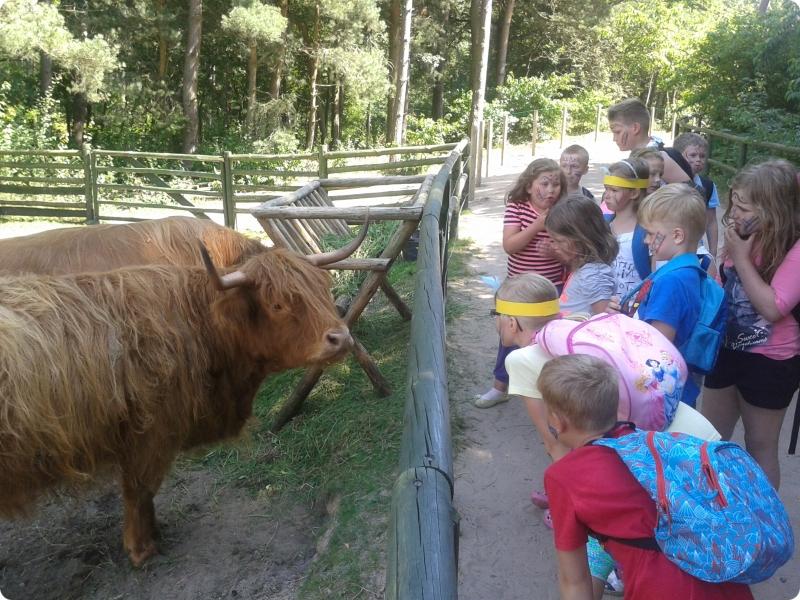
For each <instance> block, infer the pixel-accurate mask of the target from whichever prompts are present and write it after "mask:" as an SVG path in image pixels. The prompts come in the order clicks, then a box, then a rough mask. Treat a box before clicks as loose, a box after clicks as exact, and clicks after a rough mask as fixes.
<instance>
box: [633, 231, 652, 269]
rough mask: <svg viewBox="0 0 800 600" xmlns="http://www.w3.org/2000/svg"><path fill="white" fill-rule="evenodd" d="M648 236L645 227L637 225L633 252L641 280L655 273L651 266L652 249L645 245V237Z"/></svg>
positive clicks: (635, 265)
mask: <svg viewBox="0 0 800 600" xmlns="http://www.w3.org/2000/svg"><path fill="white" fill-rule="evenodd" d="M646 235H647V232H646V231H645V230H644V227H642V226H641V225H639V224H638V223H637V224H636V227H635V228H634V229H633V239H632V240H631V250H632V251H633V266H634V267H636V272H637V273H638V274H639V277H640V278H641V279H645V278H646V277H647V276H649V275H650V273H652V272H653V268H652V267H651V265H650V249H649V248H648V247H647V244H645V243H644V237H645V236H646Z"/></svg>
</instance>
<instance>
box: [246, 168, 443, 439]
mask: <svg viewBox="0 0 800 600" xmlns="http://www.w3.org/2000/svg"><path fill="white" fill-rule="evenodd" d="M387 179H388V178H362V179H348V180H341V179H337V180H326V179H322V180H316V181H312V182H311V183H309V184H307V185H305V186H303V187H302V188H300V189H299V190H297V191H296V192H294V193H292V194H289V195H287V196H283V197H281V198H276V199H273V200H268V201H266V202H264V203H262V204H261V205H259V206H258V207H257V208H255V209H253V211H252V214H253V216H254V217H255V218H256V219H257V220H258V222H259V223H261V226H262V227H263V228H264V231H266V232H267V235H269V237H270V239H271V240H272V241H273V243H274V244H275V245H276V246H279V247H283V248H289V249H291V250H294V251H296V252H299V253H301V254H316V253H319V252H322V251H323V248H322V238H323V236H325V235H329V234H332V235H337V236H343V235H349V234H350V233H351V232H350V228H349V226H348V224H349V223H363V222H364V219H365V218H366V216H367V215H369V221H370V222H375V221H401V224H400V226H399V227H398V228H397V229H396V230H395V232H394V233H393V234H392V236H391V237H390V238H389V240H388V241H387V243H386V246H385V247H384V248H383V249H382V251H381V252H380V254H379V255H378V256H376V257H368V258H348V259H345V260H342V261H339V262H336V263H333V264H330V265H327V266H326V267H324V268H326V269H341V270H355V271H368V273H367V276H366V277H365V279H364V281H363V282H362V283H361V285H360V286H359V288H358V291H357V292H356V294H355V296H354V297H353V299H352V301H351V302H350V303H349V306H348V307H347V309H346V312H345V314H344V315H343V319H344V321H345V323H346V324H347V326H348V327H350V329H351V332H352V328H353V325H354V324H355V322H356V321H357V320H358V318H359V317H360V316H361V314H362V313H363V312H364V309H365V308H366V307H367V305H368V304H369V302H370V300H371V299H372V297H373V296H374V295H375V293H376V292H377V291H378V289H381V290H382V291H383V293H384V294H385V295H386V297H387V298H388V300H389V301H390V302H391V304H392V305H393V306H394V307H395V308H396V309H397V311H398V312H399V313H400V315H401V316H402V317H403V318H404V319H406V320H409V319H411V310H410V309H409V308H408V306H407V305H406V304H405V302H403V300H402V298H401V297H400V295H399V294H398V293H397V291H396V290H395V289H394V288H393V287H392V285H391V284H390V283H389V280H388V279H387V274H388V272H389V269H390V268H391V267H392V264H394V261H395V260H396V259H397V257H398V256H399V255H400V252H401V251H402V249H403V247H404V246H405V245H406V243H407V242H408V240H409V238H410V237H411V235H412V234H413V233H414V231H415V230H416V229H417V226H418V225H419V220H420V217H421V216H422V209H423V207H424V205H425V201H426V200H427V197H428V192H429V191H430V187H431V183H432V181H433V176H432V175H430V176H427V177H406V178H403V177H393V178H391V180H396V181H398V182H399V181H400V180H404V181H405V182H409V180H410V181H413V182H415V183H416V182H420V185H419V187H418V188H417V189H416V192H414V195H413V197H412V199H411V201H410V202H407V203H403V204H402V205H392V206H387V205H378V206H357V207H337V206H334V205H333V203H332V202H331V200H330V198H329V196H328V188H329V187H340V188H341V187H369V186H375V185H385V184H386V181H387ZM352 196H353V197H366V196H367V194H355V195H352ZM353 341H354V346H353V355H354V357H355V359H356V360H357V361H358V363H359V364H360V365H361V367H362V368H363V369H364V371H365V372H366V374H367V376H368V377H369V379H370V381H371V382H372V384H373V386H374V388H375V390H376V392H377V393H378V394H379V395H381V396H388V395H389V394H390V393H391V389H390V387H389V383H388V382H387V381H386V379H385V378H384V377H383V375H381V373H380V371H379V369H378V367H377V365H376V364H375V361H374V360H373V359H372V357H371V356H370V355H369V353H368V352H367V349H366V348H364V346H363V345H362V344H361V342H359V341H358V340H357V339H356V338H355V337H353ZM323 370H324V368H323V367H313V368H310V369H308V370H307V371H306V373H305V374H304V376H303V379H302V380H301V381H300V383H299V384H298V385H297V387H296V388H295V390H294V391H293V392H292V395H291V396H290V397H289V399H288V400H287V401H286V402H285V403H284V404H283V405H282V406H281V408H280V410H279V411H278V414H277V416H276V418H275V420H274V422H273V424H272V430H273V431H277V430H279V429H280V428H281V427H283V426H284V425H285V424H286V423H287V422H288V421H289V420H290V419H291V418H292V417H293V416H294V415H295V414H297V412H298V411H299V410H300V408H301V406H302V403H303V402H304V401H305V399H306V397H308V394H310V393H311V390H312V389H313V388H314V386H315V385H316V383H317V381H319V378H320V376H321V375H322V373H323Z"/></svg>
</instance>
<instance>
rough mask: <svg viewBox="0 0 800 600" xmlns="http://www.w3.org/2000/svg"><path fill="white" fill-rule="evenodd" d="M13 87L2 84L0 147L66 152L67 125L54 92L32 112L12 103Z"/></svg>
mask: <svg viewBox="0 0 800 600" xmlns="http://www.w3.org/2000/svg"><path fill="white" fill-rule="evenodd" d="M10 91H11V84H10V83H9V82H7V81H4V82H3V83H2V84H0V147H2V148H8V149H19V150H28V149H31V150H33V149H43V150H55V149H62V148H66V145H67V125H66V123H65V122H64V115H63V113H61V111H59V110H58V108H59V107H58V103H57V102H56V100H55V99H54V98H53V94H52V89H50V90H48V92H47V93H46V94H45V95H44V96H42V97H40V98H39V99H38V100H37V101H36V103H35V104H34V105H33V106H31V107H30V108H26V107H20V106H18V105H15V104H14V103H12V102H11V98H10V97H9V96H10Z"/></svg>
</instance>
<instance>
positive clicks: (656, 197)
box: [638, 183, 706, 246]
mask: <svg viewBox="0 0 800 600" xmlns="http://www.w3.org/2000/svg"><path fill="white" fill-rule="evenodd" d="M638 216H639V222H640V223H641V224H642V225H643V226H645V229H647V227H646V225H645V224H648V223H655V222H661V223H666V224H668V225H674V226H676V227H680V228H682V229H683V230H684V232H685V234H686V241H687V243H688V244H689V245H690V246H691V245H694V244H697V242H699V241H700V238H701V237H703V232H704V231H705V229H706V203H705V202H704V201H703V197H702V196H700V194H699V193H698V191H697V190H696V189H694V188H693V187H692V186H690V185H687V184H685V183H670V184H668V185H665V186H664V187H662V188H659V189H657V190H656V191H655V192H653V193H652V194H650V195H649V196H647V197H646V198H645V199H644V200H643V201H642V203H641V205H640V206H639V215H638Z"/></svg>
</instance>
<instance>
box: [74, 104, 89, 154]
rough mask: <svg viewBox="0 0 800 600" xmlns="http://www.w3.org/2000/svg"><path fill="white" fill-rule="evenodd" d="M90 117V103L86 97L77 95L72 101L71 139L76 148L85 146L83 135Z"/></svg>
mask: <svg viewBox="0 0 800 600" xmlns="http://www.w3.org/2000/svg"><path fill="white" fill-rule="evenodd" d="M88 116H89V103H88V102H87V101H86V96H85V95H84V94H81V93H77V94H75V96H74V98H73V101H72V129H70V137H71V138H72V144H73V145H74V147H75V148H80V147H81V146H82V145H83V134H84V132H85V130H86V121H87V118H88Z"/></svg>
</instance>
